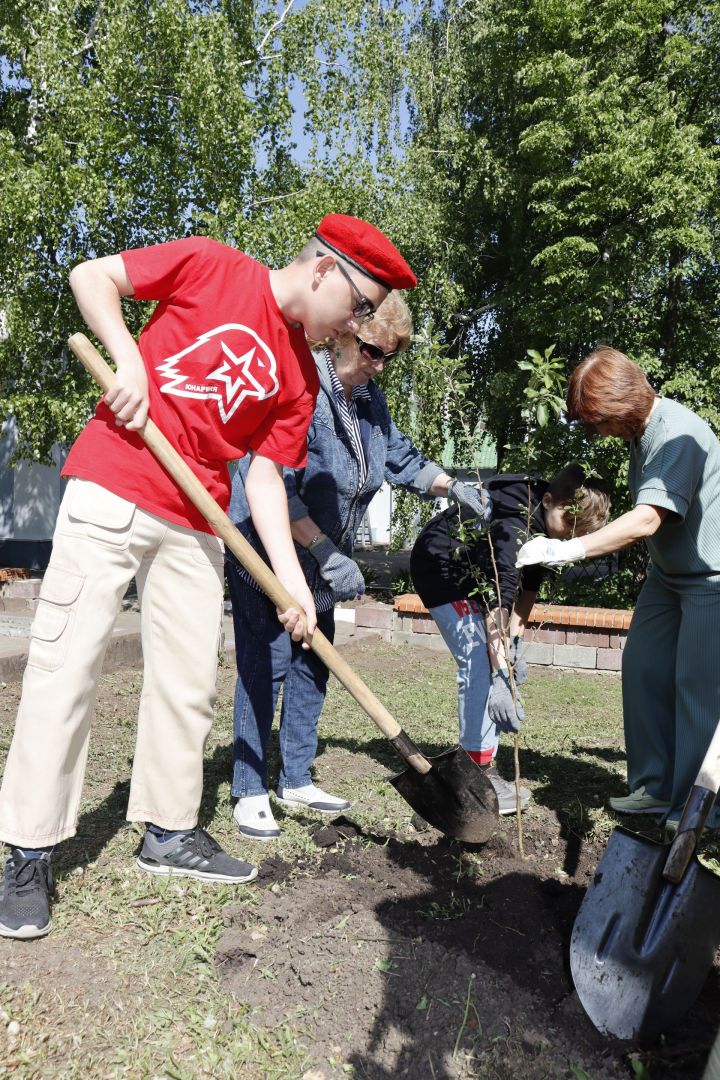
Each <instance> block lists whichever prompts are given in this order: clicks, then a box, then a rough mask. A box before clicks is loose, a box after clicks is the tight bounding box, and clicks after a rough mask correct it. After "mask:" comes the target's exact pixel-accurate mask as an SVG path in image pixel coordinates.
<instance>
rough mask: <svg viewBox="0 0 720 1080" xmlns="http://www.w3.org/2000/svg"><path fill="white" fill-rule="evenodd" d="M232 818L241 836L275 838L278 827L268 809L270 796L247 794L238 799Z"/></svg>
mask: <svg viewBox="0 0 720 1080" xmlns="http://www.w3.org/2000/svg"><path fill="white" fill-rule="evenodd" d="M233 818H234V819H235V823H236V824H237V827H238V829H239V830H240V832H241V833H242V834H243V836H247V837H249V839H250V840H277V838H278V836H279V835H280V829H279V828H278V824H277V822H276V820H275V818H274V817H273V812H272V810H271V809H270V796H269V795H268V794H267V792H265V793H264V794H263V795H248V796H246V797H245V798H244V799H238V801H237V802H236V803H235V809H234V810H233Z"/></svg>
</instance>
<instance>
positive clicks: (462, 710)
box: [430, 600, 500, 761]
mask: <svg viewBox="0 0 720 1080" xmlns="http://www.w3.org/2000/svg"><path fill="white" fill-rule="evenodd" d="M430 614H431V615H432V617H433V619H434V620H435V622H436V623H437V626H438V630H439V631H440V633H441V634H442V636H443V639H444V641H445V644H446V645H447V647H448V648H449V649H450V652H451V653H452V654H453V656H454V658H455V663H456V664H457V668H458V670H457V686H458V719H459V722H460V745H461V746H462V747H464V749H465V750H474V751H480V752H481V753H482V755H483V758H482V760H483V761H490V760H492V758H494V757H495V754H496V753H497V747H498V741H499V737H500V732H499V730H498V728H497V726H496V725H495V724H493V723H492V721H491V720H490V719H489V717H488V702H489V700H490V661H489V660H488V654H487V629H486V626H485V612H484V610H483V608H482V607H481V606H480V604H478V603H476V601H474V600H455V601H453V602H452V603H450V604H440V605H439V607H433V608H430Z"/></svg>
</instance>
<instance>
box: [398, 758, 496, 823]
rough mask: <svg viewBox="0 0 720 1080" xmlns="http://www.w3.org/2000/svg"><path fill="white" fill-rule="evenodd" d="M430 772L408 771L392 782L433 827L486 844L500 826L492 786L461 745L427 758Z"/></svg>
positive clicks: (408, 769)
mask: <svg viewBox="0 0 720 1080" xmlns="http://www.w3.org/2000/svg"><path fill="white" fill-rule="evenodd" d="M427 760H428V761H429V762H430V764H431V766H432V768H431V769H430V772H427V773H419V772H416V770H415V769H412V768H407V769H405V770H404V772H401V773H398V775H397V776H391V777H390V783H391V784H392V785H393V786H394V787H395V788H396V789H397V790H398V791H399V792H400V794H401V795H402V797H403V799H405V801H406V802H408V803H409V804H410V806H412V808H413V810H414V811H415V812H416V813H417V814H419V815H420V817H422V818H424V819H425V821H427V822H428V823H429V824H430V825H432V826H433V827H434V828H436V829H439V830H440V832H442V833H445V835H446V836H451V837H452V838H453V839H454V840H464V841H465V842H466V843H469V844H484V843H486V842H487V841H488V840H489V839H490V837H491V835H492V833H493V832H494V830H495V829H496V827H497V823H498V801H497V795H496V794H495V789H494V788H493V786H492V784H491V783H490V781H489V780H488V778H487V777H486V776H485V774H484V773H483V772H482V770H481V769H480V768H478V766H477V765H476V764H475V762H474V761H473V759H472V758H471V757H470V756H469V755H468V753H467V751H466V750H463V748H462V747H461V746H456V747H455V749H454V750H446V751H445V752H444V753H443V754H438V755H437V756H436V757H431V758H427Z"/></svg>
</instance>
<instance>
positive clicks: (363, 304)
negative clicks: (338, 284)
mask: <svg viewBox="0 0 720 1080" xmlns="http://www.w3.org/2000/svg"><path fill="white" fill-rule="evenodd" d="M315 254H316V255H318V256H323V255H327V254H328V253H327V251H316V252H315ZM335 265H336V266H337V268H338V270H339V271H340V273H341V274H342V276H343V277H344V278H345V280H346V281H347V282H348V283H349V285H350V288H351V289H352V291H353V295H354V296H356V297H357V304H356V305H355V307H354V308H353V309H352V313H353V318H354V319H357V320H358V321H365V322H369V321H370V320H371V319H372V318H373V317H374V316H375V305H374V304H373V302H372V300H368V298H367V296H364V295H363V293H361V292H360V290H359V289H358V287H357V285H356V284H355V282H354V281H353V279H352V278H351V277H350V275H349V274H348V272H347V270H346V269H345V267H344V266H343V264H342V263H341V262H340V259H339V258H338V257H337V256H336V257H335Z"/></svg>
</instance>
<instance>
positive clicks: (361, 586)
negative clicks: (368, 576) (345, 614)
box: [307, 536, 365, 600]
mask: <svg viewBox="0 0 720 1080" xmlns="http://www.w3.org/2000/svg"><path fill="white" fill-rule="evenodd" d="M307 550H308V551H309V552H310V554H311V555H312V557H313V559H316V560H317V564H318V566H319V567H320V576H321V577H322V578H323V580H324V581H326V582H327V583H328V585H329V586H330V588H331V589H332V591H333V594H334V596H335V599H336V600H354V599H355V597H356V596H362V594H363V593H364V592H365V579H364V578H363V576H362V574H361V573H360V567H359V566H358V564H357V563H356V562H353V560H352V559H350V558H349V557H348V556H347V555H343V553H342V552H341V551H338V549H337V548H336V547H335V545H334V544H333V542H332V540H330V539H329V538H328V537H327V536H326V537H325V538H324V540H321V541H320V542H319V543H318V544H315V545H314V547H311V548H308V549H307Z"/></svg>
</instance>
